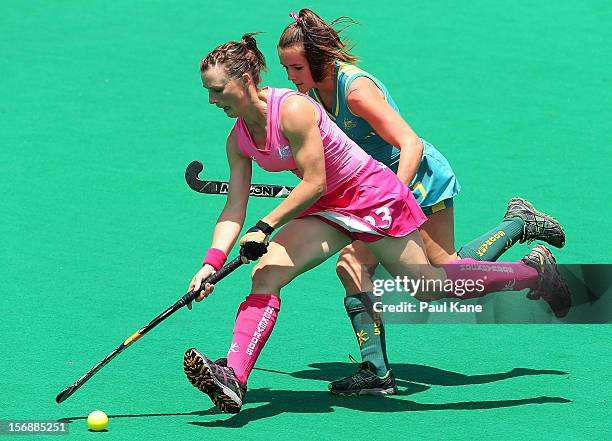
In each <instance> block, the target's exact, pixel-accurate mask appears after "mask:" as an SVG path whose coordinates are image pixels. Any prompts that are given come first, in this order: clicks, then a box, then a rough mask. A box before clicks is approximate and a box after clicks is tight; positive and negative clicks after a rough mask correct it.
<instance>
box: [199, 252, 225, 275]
mask: <svg viewBox="0 0 612 441" xmlns="http://www.w3.org/2000/svg"><path fill="white" fill-rule="evenodd" d="M226 260H227V255H226V254H225V253H224V252H223V251H222V250H220V249H219V248H209V249H208V251H207V252H206V257H204V262H202V266H204V265H206V264H208V265H210V266H212V267H213V268H214V269H215V271H219V270H220V269H221V267H222V266H223V265H225V261H226Z"/></svg>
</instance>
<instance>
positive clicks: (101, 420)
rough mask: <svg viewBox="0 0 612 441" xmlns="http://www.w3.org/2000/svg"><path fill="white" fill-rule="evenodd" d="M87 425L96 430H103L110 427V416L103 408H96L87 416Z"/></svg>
mask: <svg viewBox="0 0 612 441" xmlns="http://www.w3.org/2000/svg"><path fill="white" fill-rule="evenodd" d="M87 427H89V429H90V430H93V431H94V432H101V431H103V430H106V428H107V427H108V417H107V416H106V414H105V413H104V412H102V411H101V410H94V411H93V412H92V413H90V414H89V416H88V417H87Z"/></svg>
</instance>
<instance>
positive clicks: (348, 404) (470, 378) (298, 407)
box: [189, 363, 571, 427]
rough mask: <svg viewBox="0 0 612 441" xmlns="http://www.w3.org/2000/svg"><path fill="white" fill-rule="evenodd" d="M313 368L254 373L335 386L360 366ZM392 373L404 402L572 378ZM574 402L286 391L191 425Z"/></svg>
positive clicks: (517, 372)
mask: <svg viewBox="0 0 612 441" xmlns="http://www.w3.org/2000/svg"><path fill="white" fill-rule="evenodd" d="M309 367H311V368H313V369H308V370H303V371H297V372H283V371H277V370H272V369H262V368H255V369H257V370H260V371H264V372H270V373H276V374H281V375H289V376H291V377H294V378H300V379H306V380H320V381H332V380H334V379H337V378H340V377H343V376H346V375H347V374H348V373H350V372H352V371H354V370H355V366H354V365H353V364H351V363H312V364H310V365H309ZM392 367H393V371H394V373H395V376H396V380H397V384H398V386H399V387H400V391H399V393H398V395H400V396H401V395H404V396H405V395H411V394H415V393H418V392H423V391H425V390H427V389H429V388H430V386H427V384H429V385H436V386H463V385H469V384H483V383H492V382H494V381H500V380H506V379H509V378H514V377H520V376H527V375H567V372H562V371H556V370H541V369H527V368H515V369H512V370H511V371H508V372H502V373H496V374H485V375H465V374H460V373H457V372H451V371H445V370H442V369H437V368H434V367H430V366H423V365H416V364H393V366H392ZM422 383H425V384H422ZM570 402H571V401H570V400H568V399H565V398H561V397H549V396H541V397H533V398H523V399H518V400H496V401H465V402H456V403H443V404H427V403H417V402H415V401H409V400H405V399H397V398H394V397H385V398H383V397H370V396H362V397H338V396H334V395H331V394H330V393H329V392H327V391H323V390H322V391H287V390H270V389H267V388H262V389H253V390H249V391H248V393H247V396H246V404H247V405H248V404H252V403H265V404H264V405H262V406H259V407H248V408H245V409H244V410H242V411H241V412H240V413H239V414H237V415H234V416H232V417H230V418H228V419H224V420H217V421H210V422H190V423H189V424H192V425H196V426H204V427H212V426H222V427H243V426H245V425H247V424H248V423H249V422H251V421H255V420H259V419H262V418H268V417H272V416H275V415H279V414H282V413H328V412H333V411H334V407H341V408H346V409H352V410H359V411H362V412H417V411H419V412H422V411H430V410H479V409H495V408H500V407H515V406H524V405H528V404H543V403H570Z"/></svg>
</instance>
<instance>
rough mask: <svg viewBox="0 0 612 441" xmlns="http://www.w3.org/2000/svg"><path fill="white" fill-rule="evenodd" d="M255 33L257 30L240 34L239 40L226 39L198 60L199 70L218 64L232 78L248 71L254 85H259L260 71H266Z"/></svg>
mask: <svg viewBox="0 0 612 441" xmlns="http://www.w3.org/2000/svg"><path fill="white" fill-rule="evenodd" d="M257 34H258V32H249V33H247V34H244V35H243V36H242V40H241V41H240V42H238V41H228V42H227V43H224V44H222V45H221V46H217V47H216V48H214V49H213V50H212V51H210V52H209V53H208V55H206V56H205V57H204V58H203V59H202V61H200V72H204V71H205V70H206V69H208V68H209V67H212V66H216V65H218V64H219V65H223V67H225V70H226V72H227V74H228V75H229V76H230V77H232V78H240V76H241V75H242V74H243V73H245V72H248V73H250V74H251V76H252V77H253V81H254V82H255V86H257V85H259V82H260V80H261V71H262V70H263V71H266V60H265V58H264V56H263V54H262V53H261V51H260V50H259V49H258V48H257V42H256V41H255V38H254V37H253V36H254V35H257Z"/></svg>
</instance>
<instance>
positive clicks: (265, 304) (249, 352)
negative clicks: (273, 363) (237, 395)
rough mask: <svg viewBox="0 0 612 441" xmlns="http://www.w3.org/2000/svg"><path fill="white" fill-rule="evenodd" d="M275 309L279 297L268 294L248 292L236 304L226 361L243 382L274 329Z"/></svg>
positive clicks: (245, 380) (276, 308)
mask: <svg viewBox="0 0 612 441" xmlns="http://www.w3.org/2000/svg"><path fill="white" fill-rule="evenodd" d="M279 309H280V298H278V297H277V296H273V295H269V294H250V295H249V296H247V298H246V300H245V301H244V302H242V303H241V304H240V308H238V314H237V316H236V323H235V324H234V337H233V340H232V346H231V347H230V350H229V352H228V353H227V365H228V366H229V367H231V368H232V369H234V372H235V373H236V376H237V377H238V379H239V380H240V381H241V382H242V383H243V384H246V383H247V380H248V378H249V375H250V374H251V371H252V370H253V366H255V362H256V361H257V357H259V353H260V352H261V350H262V349H263V347H264V346H265V344H266V342H267V341H268V337H270V334H271V333H272V329H274V324H275V323H276V317H277V315H278V311H279Z"/></svg>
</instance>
